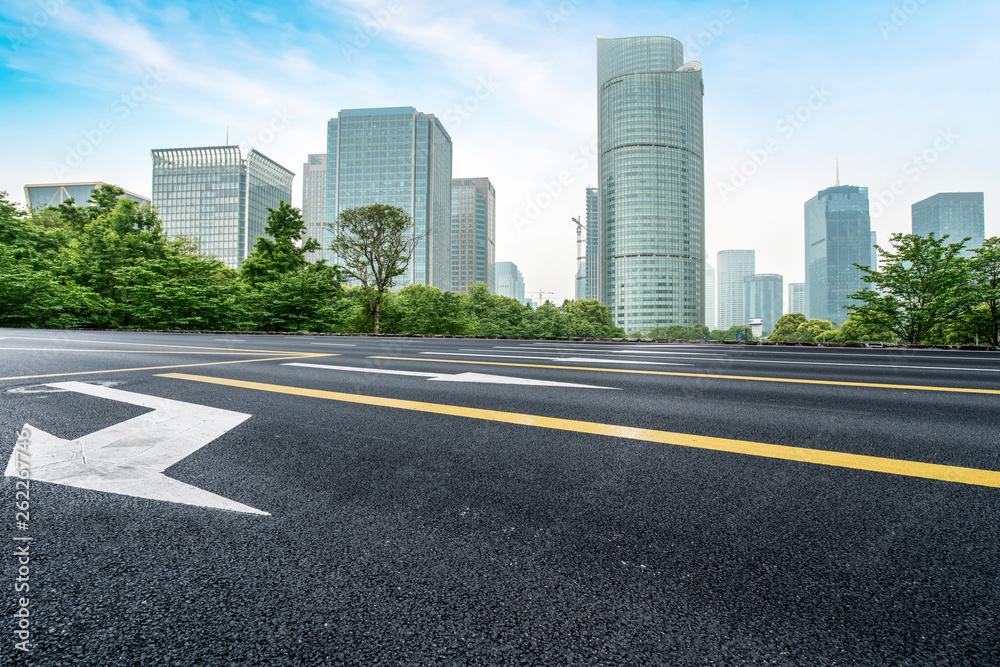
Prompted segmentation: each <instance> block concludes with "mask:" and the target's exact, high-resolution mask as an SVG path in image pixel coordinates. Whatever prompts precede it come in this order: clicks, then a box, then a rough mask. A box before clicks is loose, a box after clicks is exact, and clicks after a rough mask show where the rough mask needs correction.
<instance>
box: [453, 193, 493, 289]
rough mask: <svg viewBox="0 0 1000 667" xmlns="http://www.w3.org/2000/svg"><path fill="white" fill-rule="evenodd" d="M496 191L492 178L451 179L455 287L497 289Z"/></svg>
mask: <svg viewBox="0 0 1000 667" xmlns="http://www.w3.org/2000/svg"><path fill="white" fill-rule="evenodd" d="M495 257H496V191H495V190H494V189H493V184H492V183H490V179H488V178H454V179H452V181H451V291H452V292H461V293H463V294H465V293H466V292H468V291H469V286H470V285H473V284H475V283H485V284H486V286H487V287H488V288H489V290H490V291H491V292H493V291H495V290H496V266H495Z"/></svg>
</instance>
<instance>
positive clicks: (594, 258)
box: [584, 188, 602, 301]
mask: <svg viewBox="0 0 1000 667" xmlns="http://www.w3.org/2000/svg"><path fill="white" fill-rule="evenodd" d="M599 199H600V197H599V192H598V189H597V188H587V217H586V219H585V220H584V224H585V225H586V226H587V259H586V263H587V270H586V272H585V274H586V278H587V280H586V283H587V287H586V296H584V298H585V299H589V300H594V299H597V300H598V301H600V300H601V298H602V294H601V285H600V278H601V254H600V249H599V248H600V238H601V219H600V216H599V215H598V201H599Z"/></svg>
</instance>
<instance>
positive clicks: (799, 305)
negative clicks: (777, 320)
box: [788, 283, 806, 315]
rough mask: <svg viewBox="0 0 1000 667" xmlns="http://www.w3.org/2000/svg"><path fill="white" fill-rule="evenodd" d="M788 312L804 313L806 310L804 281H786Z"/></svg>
mask: <svg viewBox="0 0 1000 667" xmlns="http://www.w3.org/2000/svg"><path fill="white" fill-rule="evenodd" d="M788 312H789V313H802V314H803V315H805V312H806V284H805V283H788Z"/></svg>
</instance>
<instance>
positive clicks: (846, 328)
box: [827, 313, 896, 343]
mask: <svg viewBox="0 0 1000 667" xmlns="http://www.w3.org/2000/svg"><path fill="white" fill-rule="evenodd" d="M832 333H834V334H835V336H833V337H832V338H831V337H830V336H828V337H827V340H828V341H831V340H832V341H835V342H838V343H857V342H864V341H881V342H893V341H895V340H896V336H895V335H894V334H893V333H892V332H891V331H889V330H888V329H873V328H872V327H871V326H869V325H867V324H865V323H864V322H862V321H861V320H860V319H859V318H858V317H857V316H856V315H855V314H854V313H851V315H850V317H849V318H848V319H847V321H846V322H844V323H843V324H841V325H840V329H838V330H837V331H836V332H832Z"/></svg>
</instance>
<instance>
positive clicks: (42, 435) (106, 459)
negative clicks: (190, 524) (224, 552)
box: [4, 382, 268, 515]
mask: <svg viewBox="0 0 1000 667" xmlns="http://www.w3.org/2000/svg"><path fill="white" fill-rule="evenodd" d="M48 386H49V387H56V388H58V389H65V390H66V391H75V392H77V393H80V394H87V395H90V396H97V397H99V398H106V399H109V400H112V401H120V402H122V403H129V404H131V405H139V406H142V407H144V408H152V409H153V412H149V413H146V414H144V415H141V416H139V417H136V418H134V419H129V420H128V421H124V422H121V423H120V424H115V425H114V426H109V427H108V428H105V429H101V430H100V431H95V432H94V433H91V434H90V435H85V436H83V437H82V438H77V439H76V440H63V439H62V438H58V437H56V436H54V435H52V434H50V433H46V432H45V431H43V430H41V429H38V428H35V427H33V426H30V425H29V424H25V428H26V429H30V430H31V439H30V441H29V445H28V454H29V455H30V466H31V479H33V480H37V481H40V482H51V483H52V484H62V485H65V486H76V487H79V488H81V489H91V490H93V491H104V492H106V493H117V494H120V495H123V496H136V497H138V498H148V499H150V500H164V501H167V502H171V503H182V504H184V505H197V506H200V507H214V508H218V509H223V510H231V511H233V512H247V513H249V514H264V515H268V513H267V512H262V511H261V510H258V509H254V508H253V507H248V506H246V505H242V504H240V503H238V502H236V501H234V500H230V499H228V498H223V497H222V496H218V495H216V494H214V493H211V492H209V491H205V490H204V489H199V488H198V487H196V486H191V485H190V484H185V483H184V482H179V481H177V480H176V479H173V478H170V477H167V476H166V475H164V474H163V471H164V470H166V469H167V468H168V467H170V466H172V465H173V464H175V463H177V462H178V461H180V460H182V459H184V458H187V457H188V456H190V455H191V454H193V453H194V452H196V451H198V450H199V449H201V448H202V447H204V446H205V445H207V444H208V443H210V442H212V441H213V440H215V439H216V438H218V437H219V436H221V435H222V434H224V433H226V432H227V431H229V430H230V429H233V428H235V427H236V426H239V425H240V424H242V423H243V422H244V421H246V420H247V419H249V418H250V415H246V414H243V413H241V412H230V411H229V410H221V409H219V408H210V407H207V406H204V405H195V404H193V403H183V402H181V401H173V400H170V399H168V398H158V397H156V396H146V395H143V394H135V393H132V392H129V391H122V390H120V389H112V388H110V387H101V386H98V385H92V384H87V383H85V382H57V383H54V384H50V385H48ZM15 455H16V452H15V453H12V454H11V456H10V460H9V461H8V462H7V470H6V472H5V473H4V474H5V475H6V476H7V477H16V476H18V475H17V469H18V465H17V462H16V461H15ZM24 463H25V459H24V458H23V456H22V458H21V466H22V467H23V466H24Z"/></svg>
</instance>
